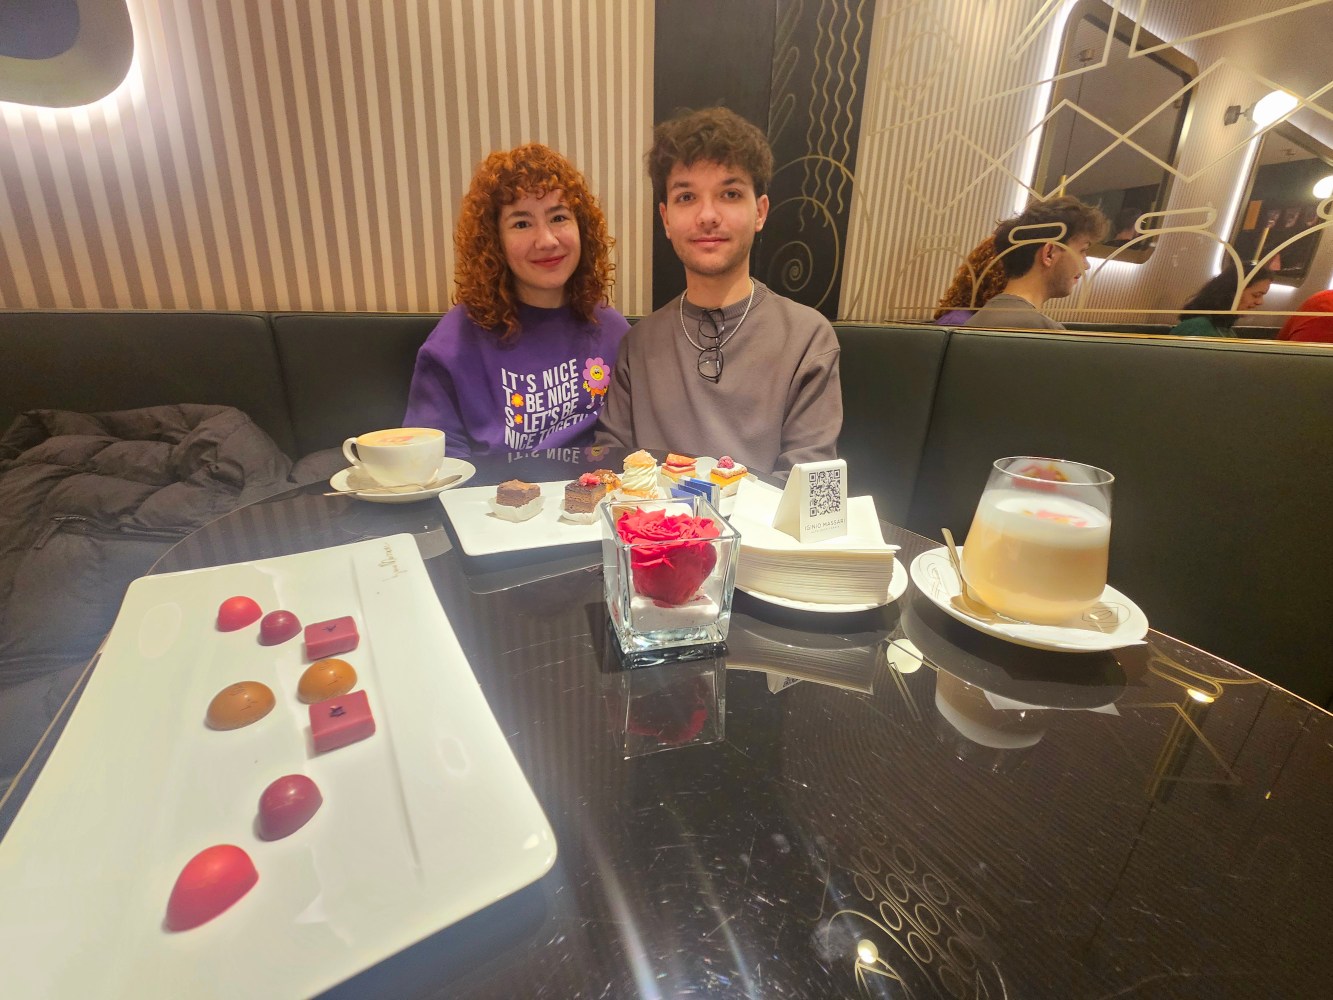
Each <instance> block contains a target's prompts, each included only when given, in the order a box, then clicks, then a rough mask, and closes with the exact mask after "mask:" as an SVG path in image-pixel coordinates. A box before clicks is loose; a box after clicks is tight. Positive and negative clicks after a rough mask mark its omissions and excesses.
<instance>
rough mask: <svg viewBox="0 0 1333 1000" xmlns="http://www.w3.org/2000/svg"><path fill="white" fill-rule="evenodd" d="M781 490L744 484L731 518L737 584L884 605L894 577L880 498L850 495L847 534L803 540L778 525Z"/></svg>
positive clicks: (795, 596)
mask: <svg viewBox="0 0 1333 1000" xmlns="http://www.w3.org/2000/svg"><path fill="white" fill-rule="evenodd" d="M781 496H782V494H781V493H780V492H779V491H777V490H774V489H773V488H772V487H771V486H765V485H764V484H762V483H757V482H749V481H746V482H742V483H741V485H740V489H739V490H738V491H737V493H736V507H735V510H734V511H732V513H731V516H730V517H728V518H727V520H728V521H729V522H731V526H732V527H733V528H735V529H736V530H737V531H738V532H740V535H741V554H740V565H739V567H738V568H737V571H736V585H737V586H738V587H740V588H742V589H743V590H754V591H758V592H759V593H761V594H770V595H772V596H774V597H782V598H786V599H787V600H790V601H805V602H808V603H810V604H883V603H884V602H885V601H887V600H888V595H889V581H890V580H892V578H893V554H894V553H895V552H897V551H898V546H896V545H888V544H886V543H885V541H884V536H883V535H881V534H880V530H879V518H878V517H877V516H876V514H875V501H874V499H873V498H871V497H849V498H848V499H847V534H845V535H843V536H842V537H840V538H827V539H824V540H823V541H820V542H807V543H805V544H802V543H801V542H798V541H797V540H796V539H795V538H793V537H792V536H791V535H789V534H787V533H786V532H785V531H779V530H778V529H776V528H774V527H773V515H774V514H776V513H777V509H778V500H779V498H780V497H781Z"/></svg>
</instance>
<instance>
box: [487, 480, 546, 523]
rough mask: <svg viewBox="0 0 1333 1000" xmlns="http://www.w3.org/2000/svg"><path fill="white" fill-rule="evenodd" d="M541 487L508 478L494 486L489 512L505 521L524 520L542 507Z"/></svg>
mask: <svg viewBox="0 0 1333 1000" xmlns="http://www.w3.org/2000/svg"><path fill="white" fill-rule="evenodd" d="M542 500H543V497H542V488H541V487H540V486H537V485H536V484H534V483H525V482H523V480H521V479H510V480H509V481H507V482H503V483H501V484H500V485H499V486H497V487H496V488H495V497H494V498H493V499H492V500H491V512H492V513H493V514H494V515H495V516H496V517H498V518H500V519H502V520H505V521H515V522H517V521H526V520H528V518H530V517H536V516H537V513H538V512H539V511H540V510H541V509H542Z"/></svg>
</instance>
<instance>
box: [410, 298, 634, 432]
mask: <svg viewBox="0 0 1333 1000" xmlns="http://www.w3.org/2000/svg"><path fill="white" fill-rule="evenodd" d="M596 318H597V322H596V323H581V322H579V321H578V320H577V319H575V318H574V316H573V314H572V313H571V312H570V311H569V309H568V308H567V307H561V308H559V309H539V308H537V307H536V306H528V305H521V304H520V305H519V307H518V322H519V335H518V338H517V339H516V340H515V341H514V342H513V343H512V344H508V345H504V344H501V343H500V341H499V338H497V337H496V336H495V335H494V334H492V333H490V332H488V331H486V330H483V329H482V328H481V327H479V326H477V325H476V324H475V323H473V322H472V320H471V319H469V318H468V315H467V309H466V307H464V306H462V305H457V306H454V307H453V308H452V309H450V310H449V311H448V312H447V313H445V315H444V317H443V318H442V319H441V320H440V322H439V323H438V324H437V325H436V327H435V329H434V330H433V331H431V335H430V336H429V337H427V338H426V342H425V343H424V344H422V345H421V350H420V351H418V352H417V365H416V369H415V371H413V373H412V387H411V389H410V390H409V392H408V397H407V413H406V415H405V416H404V417H403V426H404V427H438V428H439V429H440V430H442V431H444V434H445V451H446V453H447V454H449V455H451V456H453V457H455V458H470V457H471V456H473V455H490V454H504V453H506V452H516V451H517V452H529V451H537V450H539V449H546V448H563V447H569V446H580V445H584V444H591V443H592V431H593V427H594V426H595V425H596V424H597V416H598V414H599V413H601V409H602V403H603V402H604V401H605V399H606V390H607V389H608V388H609V387H610V385H611V372H612V370H613V368H614V367H615V363H616V349H617V348H618V347H619V346H620V339H621V338H622V337H623V336H624V335H625V331H626V330H628V329H629V324H628V323H626V322H625V317H624V316H622V315H620V313H618V312H616V311H615V310H614V309H610V308H606V307H599V308H598V309H597V314H596Z"/></svg>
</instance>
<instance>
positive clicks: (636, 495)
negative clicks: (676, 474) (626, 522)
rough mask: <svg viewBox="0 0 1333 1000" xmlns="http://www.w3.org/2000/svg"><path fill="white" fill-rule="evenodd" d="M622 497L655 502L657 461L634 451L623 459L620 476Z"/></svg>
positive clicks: (645, 454)
mask: <svg viewBox="0 0 1333 1000" xmlns="http://www.w3.org/2000/svg"><path fill="white" fill-rule="evenodd" d="M620 492H621V495H622V496H626V497H632V498H633V499H635V500H656V499H658V498H659V496H660V494H659V492H658V489H657V460H656V459H654V458H653V456H652V455H650V454H648V453H647V452H646V451H636V452H635V453H634V454H632V455H630V456H629V457H628V458H626V459H625V471H624V472H622V473H621V474H620Z"/></svg>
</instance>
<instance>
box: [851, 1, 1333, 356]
mask: <svg viewBox="0 0 1333 1000" xmlns="http://www.w3.org/2000/svg"><path fill="white" fill-rule="evenodd" d="M1106 2H1107V4H1108V5H1109V6H1111V7H1112V8H1113V9H1115V10H1116V11H1118V12H1119V14H1120V16H1122V17H1127V18H1130V19H1132V20H1134V21H1135V22H1136V23H1137V24H1139V25H1141V27H1142V28H1143V29H1145V30H1147V31H1150V32H1152V33H1154V34H1156V35H1158V36H1159V37H1161V38H1163V39H1165V40H1167V42H1168V43H1170V44H1173V45H1178V47H1179V48H1180V49H1181V51H1183V52H1184V53H1185V54H1186V55H1187V56H1189V57H1190V58H1192V59H1194V60H1195V61H1196V62H1197V63H1198V66H1199V76H1198V78H1197V80H1196V82H1195V85H1194V86H1193V87H1192V89H1193V103H1192V106H1191V111H1190V119H1191V120H1190V124H1189V127H1188V129H1187V130H1186V132H1185V135H1184V139H1183V141H1182V143H1181V146H1180V150H1179V157H1178V167H1177V169H1176V170H1175V171H1174V173H1175V175H1176V179H1175V182H1174V183H1173V184H1172V186H1171V190H1170V194H1169V198H1168V201H1167V204H1166V205H1165V206H1163V207H1164V209H1165V210H1167V211H1168V212H1171V213H1176V212H1179V213H1184V212H1186V211H1189V210H1196V211H1208V212H1211V213H1212V215H1213V218H1214V219H1215V221H1214V223H1213V224H1212V225H1211V233H1210V234H1208V233H1200V232H1198V231H1195V230H1192V229H1190V228H1189V227H1188V226H1184V225H1180V226H1175V227H1174V228H1172V227H1167V228H1166V229H1165V230H1164V232H1163V234H1162V235H1161V236H1160V237H1159V242H1158V246H1157V249H1156V251H1155V252H1154V253H1153V255H1152V256H1151V257H1150V258H1149V259H1148V260H1147V261H1145V262H1143V263H1141V264H1131V263H1127V262H1124V261H1118V260H1113V261H1110V262H1103V261H1098V260H1094V261H1093V262H1092V263H1093V270H1092V271H1091V272H1090V274H1089V280H1087V281H1085V282H1083V283H1081V288H1080V289H1079V292H1078V294H1077V295H1075V296H1073V297H1071V298H1070V299H1067V300H1064V301H1063V302H1058V303H1057V302H1052V303H1050V308H1048V310H1047V311H1048V312H1050V314H1051V315H1052V316H1054V317H1055V318H1057V319H1078V320H1082V321H1091V322H1113V321H1132V322H1156V323H1174V322H1175V317H1176V314H1177V313H1178V312H1179V310H1180V308H1181V306H1182V304H1183V302H1184V300H1185V299H1187V298H1188V297H1189V296H1190V294H1191V293H1192V292H1193V291H1194V290H1195V289H1197V288H1198V287H1199V286H1200V285H1201V284H1202V283H1203V282H1204V281H1205V280H1206V279H1207V278H1208V277H1210V276H1211V275H1212V274H1213V273H1214V263H1215V260H1216V254H1217V246H1218V243H1219V241H1221V240H1224V239H1226V238H1227V237H1228V235H1229V232H1230V226H1231V223H1232V212H1231V209H1232V207H1233V204H1234V202H1235V199H1236V195H1237V190H1238V188H1239V187H1240V186H1241V185H1243V184H1244V182H1245V179H1246V175H1247V171H1248V169H1249V165H1250V163H1251V162H1252V158H1253V154H1254V150H1255V146H1256V143H1257V133H1256V134H1255V135H1254V136H1252V135H1251V133H1250V132H1247V131H1244V130H1243V129H1239V128H1236V127H1228V126H1226V125H1224V124H1223V111H1224V109H1225V108H1226V106H1227V105H1229V104H1233V103H1240V104H1241V105H1243V106H1245V105H1250V104H1253V103H1254V101H1255V100H1256V99H1257V98H1259V97H1262V96H1263V95H1264V94H1265V93H1267V91H1268V90H1271V89H1273V87H1274V86H1282V87H1284V88H1285V89H1287V90H1288V91H1290V92H1292V93H1295V94H1296V95H1297V96H1298V97H1300V98H1302V99H1304V100H1305V101H1306V102H1307V103H1308V107H1303V108H1301V109H1300V110H1298V111H1297V112H1295V113H1294V114H1293V115H1292V119H1293V121H1295V122H1296V124H1297V125H1298V127H1300V128H1302V129H1304V130H1306V131H1309V132H1310V133H1311V134H1312V135H1314V136H1315V137H1316V138H1319V139H1322V141H1324V142H1325V144H1328V145H1333V141H1330V140H1333V113H1330V111H1329V110H1328V108H1327V107H1325V106H1324V105H1323V104H1321V103H1320V98H1322V97H1323V95H1324V94H1325V93H1326V92H1328V88H1329V84H1327V83H1325V82H1323V81H1324V78H1325V77H1326V76H1327V72H1326V70H1325V71H1323V72H1324V76H1323V77H1321V78H1320V79H1319V81H1317V83H1318V86H1316V87H1315V88H1314V89H1311V87H1310V86H1308V85H1307V86H1301V85H1300V84H1298V83H1296V82H1291V81H1288V80H1287V76H1286V73H1287V72H1289V71H1290V70H1289V68H1290V66H1291V65H1292V60H1291V59H1290V58H1288V57H1284V55H1283V53H1284V51H1285V50H1287V49H1288V47H1285V46H1283V45H1282V44H1281V43H1280V42H1278V40H1277V39H1278V38H1279V37H1280V33H1281V32H1282V31H1288V32H1290V31H1293V30H1295V31H1297V32H1299V31H1300V30H1301V29H1300V28H1299V27H1297V28H1295V29H1293V28H1292V27H1291V25H1293V24H1297V25H1299V24H1306V25H1313V24H1315V23H1326V22H1327V18H1328V17H1329V16H1330V15H1329V14H1328V12H1327V10H1326V9H1325V10H1323V11H1317V12H1316V11H1315V8H1320V7H1326V5H1327V4H1328V2H1329V0H1308V2H1291V0H1287V2H1283V0H1259V2H1250V3H1245V2H1242V0H1216V2H1214V3H1209V4H1206V5H1205V4H1190V3H1184V2H1180V0H1106ZM1072 5H1073V0H991V2H988V3H986V4H984V5H982V4H974V3H969V2H966V0H942V2H939V3H927V2H921V0H882V2H880V3H879V4H877V5H876V11H875V23H874V26H873V31H872V41H871V50H870V59H871V62H870V66H869V70H868V77H867V91H868V92H867V95H866V102H865V111H864V114H863V116H862V121H861V125H860V127H861V139H860V147H859V148H860V152H859V154H858V169H857V178H856V186H855V192H854V196H853V197H854V201H853V210H852V213H851V221H850V225H849V231H848V243H847V261H846V266H845V270H844V280H843V287H842V295H841V303H840V309H839V315H840V316H841V317H843V318H845V319H849V320H861V321H872V322H873V321H878V320H884V319H925V318H927V317H928V316H930V315H931V313H932V311H933V308H934V305H935V302H936V301H937V300H938V299H939V297H940V295H941V293H942V292H943V291H944V289H945V287H946V286H947V285H948V283H949V280H950V278H951V277H952V274H953V271H954V269H955V268H956V267H957V265H958V264H959V263H961V261H962V260H963V258H964V257H965V256H966V254H967V253H968V252H969V251H970V250H971V249H972V248H973V247H974V246H975V245H976V244H977V243H978V242H979V241H980V240H981V239H982V238H983V237H984V236H985V235H986V234H987V233H988V232H990V230H991V229H992V228H993V226H994V224H995V223H996V222H997V221H998V220H999V219H1001V218H1004V217H1006V216H1009V215H1012V214H1013V213H1014V212H1015V211H1016V210H1017V209H1018V207H1019V202H1020V200H1021V199H1020V197H1019V196H1020V193H1021V191H1022V187H1021V185H1020V181H1023V182H1027V181H1030V180H1031V174H1032V170H1031V167H1030V161H1029V160H1028V159H1027V157H1028V155H1029V153H1030V150H1031V147H1032V144H1033V143H1035V142H1036V141H1037V140H1039V139H1040V134H1039V132H1038V131H1036V130H1033V123H1034V122H1035V121H1036V119H1037V118H1038V117H1039V116H1040V115H1045V114H1046V113H1047V104H1048V100H1049V89H1048V87H1046V86H1044V85H1043V84H1042V83H1041V82H1040V81H1042V80H1043V77H1044V76H1045V74H1046V72H1047V66H1046V63H1047V60H1048V59H1049V53H1050V51H1051V43H1052V41H1053V40H1054V35H1055V33H1056V32H1058V31H1063V26H1064V14H1065V13H1066V12H1067V11H1068V9H1069V8H1070V7H1071V6H1072ZM1299 12H1304V13H1299ZM1298 14H1299V17H1300V18H1304V19H1305V20H1304V21H1295V20H1292V16H1293V15H1298ZM1319 18H1323V19H1324V22H1318V19H1319ZM1238 32H1243V33H1244V34H1245V35H1246V38H1245V41H1246V42H1248V44H1247V45H1240V46H1237V45H1234V44H1232V43H1233V42H1234V41H1235V39H1236V34H1237V33H1238ZM1145 51H1148V49H1147V44H1146V41H1144V42H1142V43H1141V44H1140V45H1139V46H1138V48H1137V49H1136V50H1135V51H1134V53H1133V57H1141V56H1142V55H1143V54H1144V52H1145ZM1298 61H1299V60H1298ZM1074 72H1075V73H1077V72H1082V71H1081V70H1076V71H1074ZM1025 137H1026V138H1025ZM1122 138H1123V137H1122ZM1197 217H1199V215H1198V214H1196V215H1195V218H1197ZM1177 219H1180V220H1182V221H1183V220H1184V216H1183V215H1181V216H1175V217H1174V218H1172V219H1171V222H1172V223H1174V222H1176V220H1177ZM1189 221H1193V219H1191V220H1189ZM1331 271H1333V239H1324V240H1323V242H1322V243H1321V245H1320V248H1319V251H1318V253H1317V255H1316V257H1315V259H1314V260H1313V261H1312V262H1311V265H1310V268H1309V277H1308V278H1307V279H1306V281H1305V282H1304V283H1303V284H1302V285H1301V286H1300V287H1296V288H1287V287H1282V286H1279V285H1274V287H1273V290H1272V291H1271V292H1270V293H1269V302H1268V303H1267V306H1266V308H1267V309H1268V310H1270V311H1271V312H1284V311H1286V310H1292V309H1295V308H1297V307H1298V306H1299V304H1300V303H1301V302H1302V301H1303V300H1304V299H1305V298H1306V297H1307V296H1308V295H1310V294H1312V293H1313V292H1315V291H1317V290H1319V289H1320V288H1323V287H1325V286H1326V285H1327V283H1328V280H1329V278H1328V276H1329V274H1330V272H1331ZM1249 315H1250V316H1252V317H1253V318H1254V320H1255V321H1257V322H1263V321H1264V319H1265V318H1266V319H1267V320H1268V321H1269V322H1273V320H1274V319H1275V317H1273V316H1272V315H1269V316H1268V317H1263V314H1262V313H1253V314H1249ZM1280 322H1281V319H1280V318H1276V323H1274V324H1273V325H1277V323H1280ZM1241 329H1243V327H1238V330H1241Z"/></svg>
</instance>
